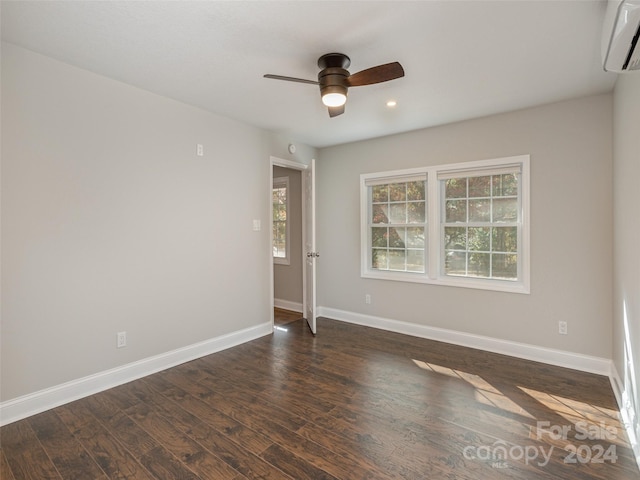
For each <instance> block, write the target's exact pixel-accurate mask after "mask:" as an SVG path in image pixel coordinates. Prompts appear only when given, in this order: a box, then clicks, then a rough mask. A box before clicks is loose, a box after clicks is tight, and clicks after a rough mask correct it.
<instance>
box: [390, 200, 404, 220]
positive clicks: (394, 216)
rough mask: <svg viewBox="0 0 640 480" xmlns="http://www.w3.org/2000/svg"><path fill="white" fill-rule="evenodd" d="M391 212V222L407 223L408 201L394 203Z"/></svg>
mask: <svg viewBox="0 0 640 480" xmlns="http://www.w3.org/2000/svg"><path fill="white" fill-rule="evenodd" d="M389 213H390V215H389V223H407V204H406V203H392V204H391V205H390V212H389Z"/></svg>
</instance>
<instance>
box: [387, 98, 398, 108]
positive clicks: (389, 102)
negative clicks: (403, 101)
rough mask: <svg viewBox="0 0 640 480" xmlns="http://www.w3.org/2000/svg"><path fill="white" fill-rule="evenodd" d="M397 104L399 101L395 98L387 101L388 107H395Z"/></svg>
mask: <svg viewBox="0 0 640 480" xmlns="http://www.w3.org/2000/svg"><path fill="white" fill-rule="evenodd" d="M396 105H398V102H396V101H395V100H389V101H388V102H387V107H389V108H393V107H395V106H396Z"/></svg>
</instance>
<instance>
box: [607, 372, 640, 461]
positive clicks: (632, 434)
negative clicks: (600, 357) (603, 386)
mask: <svg viewBox="0 0 640 480" xmlns="http://www.w3.org/2000/svg"><path fill="white" fill-rule="evenodd" d="M609 379H610V380H611V388H613V393H614V395H615V396H616V401H617V402H618V407H619V409H620V415H621V416H622V423H623V424H624V426H625V429H626V431H627V437H628V438H629V443H630V444H631V449H632V450H633V455H634V456H635V458H636V463H637V464H638V469H639V470H640V424H639V421H638V420H637V419H638V418H640V417H638V415H639V414H640V412H636V411H635V410H634V408H633V405H632V403H631V402H630V401H628V398H629V393H630V392H626V391H625V388H624V383H623V382H622V380H621V379H620V375H618V370H617V369H616V366H615V364H614V363H613V362H612V363H611V374H610V375H609ZM634 420H635V421H634ZM634 423H635V425H636V427H635V428H634Z"/></svg>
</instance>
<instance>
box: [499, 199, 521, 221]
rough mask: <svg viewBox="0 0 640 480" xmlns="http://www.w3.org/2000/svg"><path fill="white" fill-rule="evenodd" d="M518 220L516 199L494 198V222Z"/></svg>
mask: <svg viewBox="0 0 640 480" xmlns="http://www.w3.org/2000/svg"><path fill="white" fill-rule="evenodd" d="M517 220H518V199H517V198H496V199H495V200H494V201H493V221H494V222H515V221H517Z"/></svg>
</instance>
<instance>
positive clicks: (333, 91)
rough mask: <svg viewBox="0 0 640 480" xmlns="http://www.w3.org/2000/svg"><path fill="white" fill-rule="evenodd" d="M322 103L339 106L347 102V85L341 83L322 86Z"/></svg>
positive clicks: (328, 105)
mask: <svg viewBox="0 0 640 480" xmlns="http://www.w3.org/2000/svg"><path fill="white" fill-rule="evenodd" d="M322 103H324V104H325V105H326V106H327V107H341V106H342V105H344V104H345V103H347V87H345V86H343V85H327V86H325V87H322Z"/></svg>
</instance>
